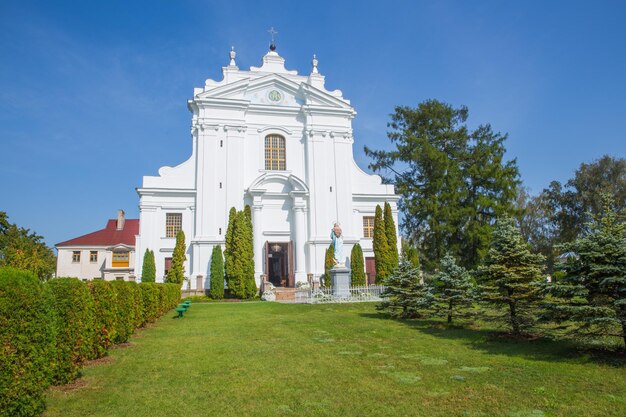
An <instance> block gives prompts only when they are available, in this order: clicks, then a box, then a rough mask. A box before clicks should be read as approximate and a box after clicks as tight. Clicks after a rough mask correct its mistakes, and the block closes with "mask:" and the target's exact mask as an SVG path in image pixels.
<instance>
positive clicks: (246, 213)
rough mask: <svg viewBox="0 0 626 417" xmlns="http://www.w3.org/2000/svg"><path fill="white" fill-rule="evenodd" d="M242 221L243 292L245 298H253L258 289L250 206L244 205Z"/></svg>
mask: <svg viewBox="0 0 626 417" xmlns="http://www.w3.org/2000/svg"><path fill="white" fill-rule="evenodd" d="M242 220H243V221H244V229H243V233H244V236H245V239H244V243H245V246H244V249H243V257H244V265H245V268H244V277H245V278H244V280H245V292H246V298H254V297H255V296H256V295H257V293H258V289H257V286H256V281H255V279H254V244H253V242H254V236H253V229H252V212H251V211H250V206H248V205H246V207H245V208H244V210H243V218H242Z"/></svg>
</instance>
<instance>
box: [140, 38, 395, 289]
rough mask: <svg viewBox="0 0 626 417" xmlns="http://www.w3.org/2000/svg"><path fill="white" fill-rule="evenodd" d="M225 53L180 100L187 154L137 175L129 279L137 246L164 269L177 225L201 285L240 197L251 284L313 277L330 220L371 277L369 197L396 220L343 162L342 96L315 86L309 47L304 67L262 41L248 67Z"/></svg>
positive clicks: (349, 158)
mask: <svg viewBox="0 0 626 417" xmlns="http://www.w3.org/2000/svg"><path fill="white" fill-rule="evenodd" d="M235 57H236V55H235V52H234V50H233V51H231V52H230V64H229V65H228V66H227V67H224V68H223V69H222V72H223V79H222V80H221V81H214V80H211V79H209V80H206V82H205V85H204V86H203V87H201V88H195V89H194V92H193V98H191V99H190V100H189V101H188V103H187V106H188V108H189V111H190V112H191V114H192V118H191V139H192V143H193V146H192V153H191V156H190V157H189V159H188V160H187V161H185V162H183V163H182V164H180V165H177V166H174V167H169V166H165V167H162V168H160V169H159V171H158V175H157V176H144V177H143V183H142V185H141V187H139V188H137V193H138V194H139V198H140V203H139V209H140V224H139V234H138V235H137V237H136V242H135V250H136V253H137V256H136V257H135V265H134V270H135V275H136V276H137V279H138V280H139V279H140V277H141V267H142V258H143V254H144V252H145V250H146V249H151V250H153V251H154V253H155V257H156V267H157V281H160V280H162V279H163V276H164V275H165V273H166V271H167V269H168V268H169V264H170V262H171V257H172V252H173V250H174V245H175V235H176V233H177V231H178V230H181V229H182V230H183V231H184V232H185V237H186V243H187V262H186V264H185V274H186V276H188V277H189V278H190V281H189V285H190V288H191V289H198V290H200V289H203V288H207V287H208V285H209V270H210V262H211V259H210V258H211V252H212V250H213V247H214V246H215V245H222V249H223V247H224V246H223V245H224V238H225V234H226V228H227V224H228V212H229V210H230V208H231V207H235V208H236V209H238V210H242V209H243V208H244V207H245V206H246V205H249V206H250V208H251V209H252V223H253V231H254V242H253V244H254V265H255V277H256V281H257V285H260V283H261V280H262V279H263V278H266V279H267V280H268V281H271V282H272V283H273V284H274V285H276V286H283V287H294V286H295V285H296V284H297V283H298V282H307V279H311V278H313V279H318V278H319V276H320V275H321V274H323V273H324V257H325V251H326V249H327V248H328V246H329V244H330V242H331V239H330V232H331V229H332V227H333V223H334V222H336V221H338V222H339V223H340V224H341V227H342V229H343V236H344V245H345V249H344V252H345V254H347V255H348V256H349V254H350V250H351V249H352V246H353V245H354V244H355V243H357V242H358V243H360V244H361V246H362V248H363V253H364V256H365V258H366V271H367V273H368V275H369V279H370V281H373V277H374V274H375V271H374V262H373V260H374V258H373V257H374V253H373V250H372V236H373V225H374V212H375V208H376V205H381V206H382V205H383V204H384V203H385V202H389V203H390V205H391V207H392V212H393V217H394V220H395V222H396V225H397V224H398V218H397V204H396V203H397V201H398V198H399V197H398V196H397V195H396V194H395V193H394V187H393V185H388V184H383V183H382V181H381V178H380V177H379V176H377V175H370V174H368V173H366V172H364V171H363V170H361V169H360V168H359V167H358V166H357V164H356V162H355V161H354V157H353V148H352V147H353V144H354V137H353V130H352V119H353V118H354V117H355V115H356V111H355V110H354V108H353V107H352V106H351V104H350V101H349V100H347V99H345V98H344V97H343V95H342V92H341V91H339V90H334V91H329V90H327V89H326V88H325V86H324V76H323V75H321V74H320V73H319V72H318V68H317V65H318V61H317V59H316V58H315V56H314V57H313V61H312V70H311V73H310V74H309V75H298V73H297V72H296V71H290V70H287V69H286V68H285V60H284V59H283V58H282V57H281V56H280V55H279V54H278V53H277V52H276V48H275V46H273V45H272V46H271V47H270V51H269V52H268V53H267V54H266V55H265V56H264V57H263V64H262V65H261V66H260V67H251V68H250V69H249V70H248V71H245V70H240V69H239V68H238V67H237V64H236V62H235ZM346 261H347V264H348V265H349V260H346Z"/></svg>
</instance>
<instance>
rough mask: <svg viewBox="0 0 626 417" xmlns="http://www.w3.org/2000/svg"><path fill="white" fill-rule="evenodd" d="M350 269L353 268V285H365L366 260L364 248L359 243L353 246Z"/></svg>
mask: <svg viewBox="0 0 626 417" xmlns="http://www.w3.org/2000/svg"><path fill="white" fill-rule="evenodd" d="M350 269H352V286H354V287H357V286H365V260H364V259H363V249H361V245H359V244H358V243H357V244H355V245H354V246H353V247H352V252H351V253H350Z"/></svg>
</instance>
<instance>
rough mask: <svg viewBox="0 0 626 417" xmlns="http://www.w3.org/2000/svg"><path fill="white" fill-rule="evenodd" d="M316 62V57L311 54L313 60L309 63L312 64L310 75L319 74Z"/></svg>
mask: <svg viewBox="0 0 626 417" xmlns="http://www.w3.org/2000/svg"><path fill="white" fill-rule="evenodd" d="M318 62H319V61H318V60H317V57H316V56H315V54H313V60H312V61H311V64H313V70H312V71H311V74H319V71H318V70H317V63H318Z"/></svg>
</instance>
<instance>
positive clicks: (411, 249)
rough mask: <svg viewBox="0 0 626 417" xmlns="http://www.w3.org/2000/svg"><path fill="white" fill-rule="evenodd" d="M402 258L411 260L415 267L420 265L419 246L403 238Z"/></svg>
mask: <svg viewBox="0 0 626 417" xmlns="http://www.w3.org/2000/svg"><path fill="white" fill-rule="evenodd" d="M402 258H403V259H406V260H407V261H409V262H411V265H413V266H414V267H415V268H419V267H420V257H419V254H418V253H417V248H416V247H415V246H413V245H411V244H410V243H409V241H407V240H405V239H402Z"/></svg>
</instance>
